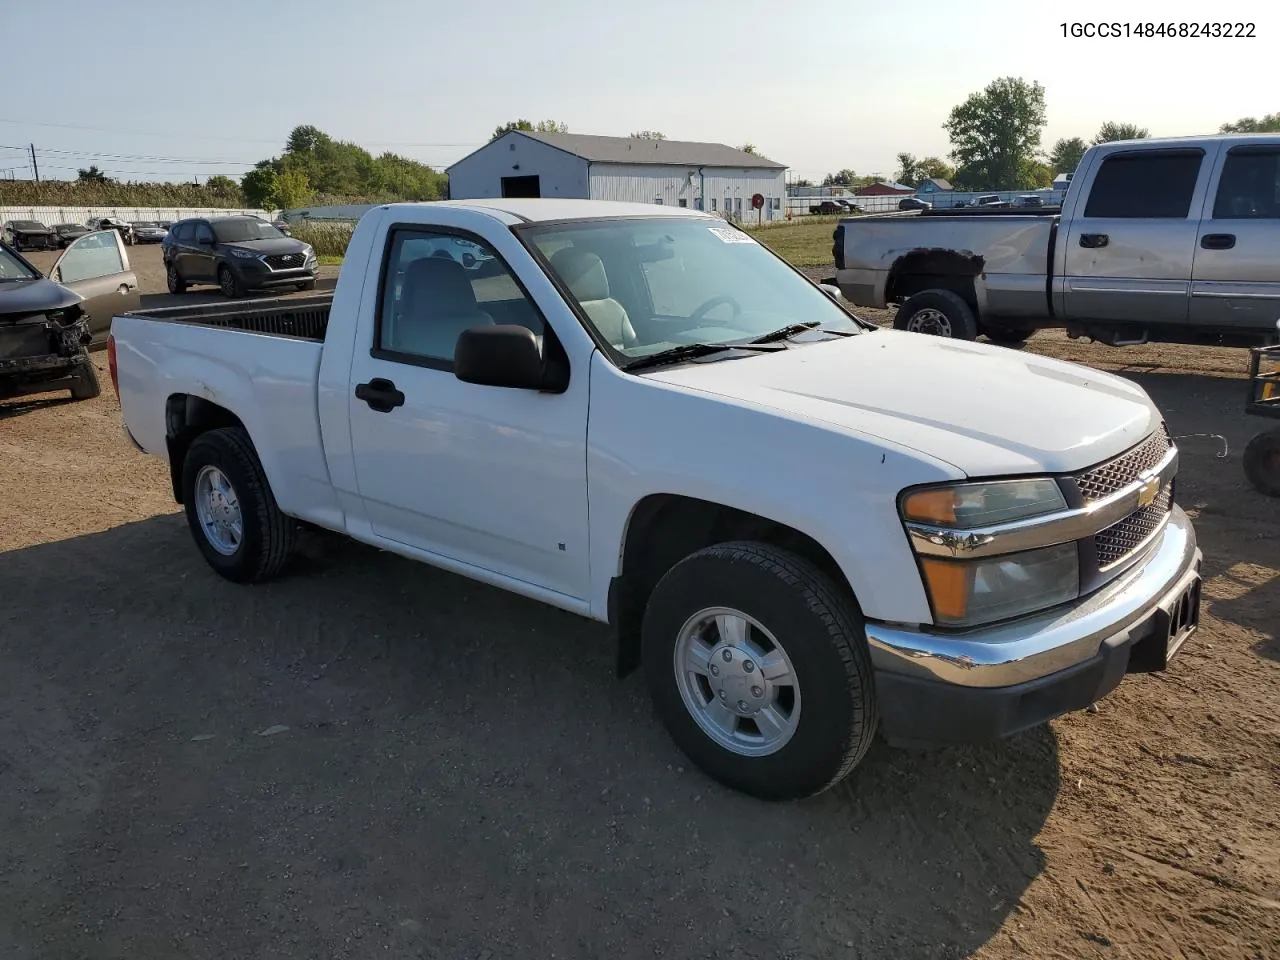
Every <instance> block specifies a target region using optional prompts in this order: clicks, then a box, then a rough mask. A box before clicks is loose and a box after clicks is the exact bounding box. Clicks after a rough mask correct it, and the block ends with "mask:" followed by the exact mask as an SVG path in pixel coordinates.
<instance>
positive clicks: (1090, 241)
mask: <svg viewBox="0 0 1280 960" xmlns="http://www.w3.org/2000/svg"><path fill="white" fill-rule="evenodd" d="M1110 242H1111V238H1110V237H1108V236H1107V235H1106V234H1105V233H1082V234H1080V246H1082V247H1089V248H1090V249H1095V250H1096V249H1097V248H1098V247H1105V246H1106V245H1107V244H1108V243H1110Z"/></svg>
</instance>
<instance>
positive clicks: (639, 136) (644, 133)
mask: <svg viewBox="0 0 1280 960" xmlns="http://www.w3.org/2000/svg"><path fill="white" fill-rule="evenodd" d="M631 139H632V140H665V139H667V135H666V134H665V133H659V132H658V131H657V130H637V131H636V132H635V133H633V134H632V135H631Z"/></svg>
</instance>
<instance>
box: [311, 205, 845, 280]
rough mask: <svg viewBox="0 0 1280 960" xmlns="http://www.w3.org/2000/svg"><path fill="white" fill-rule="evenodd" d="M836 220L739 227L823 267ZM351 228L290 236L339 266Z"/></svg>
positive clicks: (319, 227) (321, 227) (317, 228)
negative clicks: (307, 244) (309, 245)
mask: <svg viewBox="0 0 1280 960" xmlns="http://www.w3.org/2000/svg"><path fill="white" fill-rule="evenodd" d="M840 219H841V218H840V217H813V216H809V217H804V218H802V219H797V220H792V221H790V222H788V221H783V222H781V223H767V224H763V225H762V226H759V227H755V226H751V225H749V224H747V223H744V224H743V227H744V228H745V229H746V230H747V231H748V232H749V233H750V234H751V235H752V236H753V237H755V238H756V239H757V240H759V241H760V242H761V243H763V244H764V245H765V246H767V247H768V248H769V249H771V250H773V251H774V252H775V253H776V254H778V256H780V257H784V258H785V259H787V260H789V261H791V262H792V263H794V264H795V265H796V266H797V267H823V266H826V265H828V264H830V263H831V232H832V231H833V230H834V229H835V225H836V224H837V223H839V222H840ZM351 230H352V227H351V225H349V224H344V223H299V224H296V225H294V226H293V227H291V228H290V231H291V232H292V234H293V235H294V236H295V237H297V238H298V239H299V240H301V241H303V242H304V243H309V244H311V245H312V246H313V247H315V248H316V254H317V255H318V256H319V258H320V262H321V263H323V264H329V265H334V264H340V263H342V257H343V254H345V253H346V250H347V244H348V243H349V242H350V240H351Z"/></svg>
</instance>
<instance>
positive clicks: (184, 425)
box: [164, 393, 266, 503]
mask: <svg viewBox="0 0 1280 960" xmlns="http://www.w3.org/2000/svg"><path fill="white" fill-rule="evenodd" d="M221 427H239V428H240V429H242V430H244V431H245V433H246V434H248V433H249V428H248V427H247V426H246V425H245V423H244V421H243V420H241V419H240V418H239V417H238V416H236V415H235V414H234V413H232V412H231V411H230V410H228V409H227V408H226V407H224V406H221V405H220V404H217V403H214V402H213V401H212V400H206V399H205V398H204V397H197V396H194V395H193V394H190V393H174V394H170V395H169V397H168V398H167V399H166V400H165V405H164V428H165V429H164V434H165V447H166V449H167V450H168V454H169V457H168V459H169V482H170V484H172V486H173V499H174V501H175V502H177V503H182V502H183V496H182V464H183V461H184V460H185V459H186V456H187V450H189V449H190V448H191V444H192V442H193V441H194V440H195V439H196V437H198V436H200V435H201V434H202V433H208V432H209V431H210V430H217V429H219V428H221ZM249 441H250V442H251V443H252V442H253V436H252V434H250V435H249ZM254 447H255V449H256V448H257V445H256V444H255V445H254ZM263 469H264V470H265V469H266V465H265V464H264V465H263Z"/></svg>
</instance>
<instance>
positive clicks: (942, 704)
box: [867, 506, 1202, 745]
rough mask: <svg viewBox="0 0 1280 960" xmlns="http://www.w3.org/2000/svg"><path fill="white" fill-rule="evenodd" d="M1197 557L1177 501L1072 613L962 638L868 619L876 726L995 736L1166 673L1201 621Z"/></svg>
mask: <svg viewBox="0 0 1280 960" xmlns="http://www.w3.org/2000/svg"><path fill="white" fill-rule="evenodd" d="M1201 559H1202V554H1201V551H1200V549H1199V547H1198V546H1197V544H1196V536H1195V530H1194V528H1193V527H1192V525H1191V521H1190V519H1189V518H1188V517H1187V515H1186V513H1184V512H1183V511H1182V509H1181V508H1179V507H1177V506H1174V508H1173V511H1172V514H1171V516H1170V518H1169V522H1168V524H1167V525H1166V527H1165V529H1164V532H1163V533H1162V534H1161V535H1160V537H1159V539H1158V540H1157V541H1156V543H1155V544H1154V545H1153V546H1152V548H1151V551H1150V553H1148V555H1147V556H1146V558H1145V559H1143V560H1142V561H1140V562H1139V563H1138V564H1136V565H1135V566H1134V567H1133V569H1131V570H1130V571H1128V572H1127V573H1125V574H1124V575H1123V576H1121V577H1120V578H1119V579H1117V580H1115V581H1113V582H1112V583H1110V584H1108V585H1107V586H1106V587H1104V588H1103V589H1101V590H1098V591H1097V592H1095V593H1094V594H1092V595H1091V596H1088V597H1086V598H1084V599H1083V600H1080V601H1077V602H1076V603H1075V604H1074V605H1073V606H1071V607H1068V608H1066V609H1065V610H1064V609H1063V608H1058V609H1055V610H1052V611H1048V612H1046V613H1043V614H1038V615H1034V616H1031V617H1026V618H1023V619H1021V620H1017V621H1014V622H1012V623H1008V624H1000V625H997V626H994V627H989V628H985V629H980V630H973V631H967V632H964V633H941V632H937V633H929V632H925V631H922V630H911V629H905V628H901V627H894V626H891V625H887V624H881V623H868V624H867V637H868V641H869V642H870V646H871V659H872V664H873V665H874V667H875V672H876V689H877V694H878V699H879V704H880V715H881V724H882V730H883V732H884V735H885V737H886V739H888V740H889V741H891V742H895V743H899V744H903V745H923V744H938V743H974V742H982V741H986V740H993V739H998V738H1000V737H1004V736H1008V735H1010V734H1013V733H1017V732H1018V731H1020V730H1025V729H1027V728H1029V727H1033V726H1037V725H1039V724H1041V723H1044V722H1046V721H1048V720H1051V719H1052V718H1053V717H1056V716H1059V715H1060V714H1063V713H1066V712H1068V711H1071V710H1078V709H1083V708H1084V707H1087V706H1088V705H1089V704H1090V703H1093V702H1094V701H1096V700H1099V699H1101V698H1102V697H1103V696H1105V695H1106V694H1107V693H1110V692H1111V691H1112V690H1113V689H1115V687H1116V686H1117V685H1118V684H1119V683H1120V681H1121V679H1123V678H1124V676H1125V674H1126V673H1137V672H1146V671H1149V670H1158V669H1162V668H1163V666H1164V664H1165V662H1166V659H1167V657H1169V656H1172V655H1173V654H1174V653H1176V652H1177V649H1178V647H1180V646H1181V644H1182V643H1183V642H1184V641H1185V640H1186V639H1187V637H1188V636H1190V634H1191V633H1192V632H1194V630H1195V628H1196V625H1197V623H1198V618H1199V598H1200V590H1199V583H1200V564H1201Z"/></svg>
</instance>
